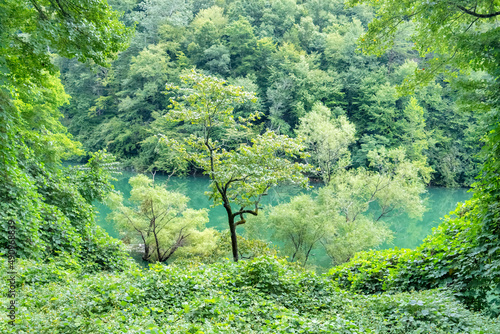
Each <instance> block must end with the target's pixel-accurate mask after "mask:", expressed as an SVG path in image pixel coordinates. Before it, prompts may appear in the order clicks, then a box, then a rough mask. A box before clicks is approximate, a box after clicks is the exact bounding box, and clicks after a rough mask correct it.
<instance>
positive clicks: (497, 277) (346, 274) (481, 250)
mask: <svg viewBox="0 0 500 334" xmlns="http://www.w3.org/2000/svg"><path fill="white" fill-rule="evenodd" d="M476 211H477V207H476V206H475V203H474V202H471V201H469V202H467V203H466V204H465V205H459V207H458V208H457V210H456V211H455V212H453V214H454V215H455V216H454V217H449V216H447V217H446V219H445V221H444V222H443V223H442V224H441V225H440V226H439V227H438V228H437V229H434V231H433V234H432V235H430V236H428V237H427V238H426V239H425V240H424V242H423V244H422V245H421V246H420V247H418V248H417V249H416V250H415V251H412V250H405V249H393V250H384V251H371V252H364V253H359V254H357V255H356V256H355V257H354V258H353V259H352V260H351V261H350V262H348V263H346V264H344V265H342V266H339V267H336V268H332V269H331V270H330V272H329V274H330V276H331V278H332V279H334V280H335V281H336V282H337V283H338V284H339V285H340V286H341V287H343V288H345V289H349V290H350V291H353V292H362V293H381V292H383V291H412V290H427V289H434V288H439V287H442V288H447V289H450V290H452V291H453V292H454V295H455V296H456V297H457V298H458V299H460V300H461V301H463V302H465V303H466V304H467V305H468V306H470V307H472V308H473V309H475V310H487V311H488V312H489V313H490V314H491V315H493V316H497V315H498V314H499V313H500V299H499V298H498V297H499V296H500V240H499V238H498V236H493V235H491V233H489V232H487V231H485V230H484V229H483V228H482V222H481V221H480V220H479V219H478V218H477V215H476V214H477V212H476ZM485 234H489V235H490V236H489V237H488V240H489V243H483V242H481V241H480V240H484V238H485Z"/></svg>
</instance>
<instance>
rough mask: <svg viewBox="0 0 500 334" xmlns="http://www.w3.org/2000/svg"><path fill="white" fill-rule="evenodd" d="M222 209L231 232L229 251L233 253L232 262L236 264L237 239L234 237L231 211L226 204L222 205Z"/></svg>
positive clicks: (234, 231) (234, 226) (234, 227)
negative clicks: (224, 211)
mask: <svg viewBox="0 0 500 334" xmlns="http://www.w3.org/2000/svg"><path fill="white" fill-rule="evenodd" d="M224 208H225V209H226V212H227V220H228V223H229V231H230V232H231V249H232V251H233V260H234V262H238V259H239V256H238V237H237V236H236V225H235V223H234V217H233V210H231V206H230V205H229V204H228V203H224Z"/></svg>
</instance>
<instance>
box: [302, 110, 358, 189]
mask: <svg viewBox="0 0 500 334" xmlns="http://www.w3.org/2000/svg"><path fill="white" fill-rule="evenodd" d="M355 132H356V131H355V128H354V125H353V124H352V123H350V122H349V121H348V120H347V117H345V116H344V115H340V116H339V117H338V118H337V119H332V115H331V111H330V110H329V109H328V108H327V107H325V106H323V105H321V104H315V105H314V106H313V109H312V111H311V112H310V113H308V114H307V115H306V116H304V117H302V118H301V119H300V125H299V129H298V130H297V134H298V135H299V136H303V137H304V138H305V142H306V144H307V145H308V149H309V152H311V159H312V160H313V161H314V163H315V165H316V166H317V167H319V169H320V175H321V177H322V178H323V181H324V182H325V183H327V184H328V183H329V182H330V180H331V177H332V175H333V174H335V173H336V172H337V170H338V169H340V168H346V167H348V166H349V164H350V162H351V154H350V152H349V145H351V144H353V143H354V135H355Z"/></svg>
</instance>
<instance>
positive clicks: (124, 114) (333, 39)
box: [59, 0, 480, 187]
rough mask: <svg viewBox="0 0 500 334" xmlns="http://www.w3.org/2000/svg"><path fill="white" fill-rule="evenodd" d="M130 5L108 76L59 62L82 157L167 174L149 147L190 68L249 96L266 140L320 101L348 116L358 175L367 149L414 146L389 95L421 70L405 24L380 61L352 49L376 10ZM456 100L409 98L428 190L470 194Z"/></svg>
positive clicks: (469, 145)
mask: <svg viewBox="0 0 500 334" xmlns="http://www.w3.org/2000/svg"><path fill="white" fill-rule="evenodd" d="M133 3H135V2H134V1H133V0H131V1H130V2H127V4H123V5H122V4H119V5H118V6H119V8H123V9H124V10H125V11H126V14H125V15H124V16H123V18H122V20H123V22H125V23H126V24H128V25H132V22H133V21H134V20H135V21H136V22H137V26H136V31H137V33H136V36H135V37H134V38H133V39H132V41H131V46H130V48H129V49H128V50H126V51H125V52H123V53H121V54H119V56H118V59H117V60H116V61H115V62H114V63H113V64H112V67H111V69H109V70H104V69H102V68H97V67H96V66H87V67H85V66H83V65H79V64H77V63H76V62H74V61H66V60H64V61H59V62H60V63H61V64H62V65H63V66H62V77H63V81H64V83H65V85H66V86H67V89H68V92H69V93H70V94H71V95H72V96H73V102H72V104H71V105H69V106H67V107H64V108H65V112H64V113H65V115H66V116H67V120H66V121H65V124H66V125H67V126H68V128H69V129H70V132H71V133H72V134H74V135H75V137H76V139H78V140H80V141H81V142H82V143H83V145H84V147H85V148H86V149H87V150H91V151H95V150H99V149H108V151H110V152H111V153H113V154H114V155H116V156H117V157H118V158H119V159H121V160H123V161H126V163H127V164H130V165H132V166H134V167H135V168H136V169H138V170H140V171H147V170H149V171H150V170H160V171H165V172H172V171H173V170H174V169H175V166H173V165H172V164H171V163H170V162H169V161H168V160H169V158H168V157H165V156H161V154H158V151H159V150H158V147H157V145H156V143H155V137H154V136H155V135H156V134H158V133H161V131H163V130H162V127H161V126H158V125H159V118H160V117H161V116H163V115H164V114H165V113H166V112H168V110H169V107H168V106H169V103H168V97H169V96H166V95H165V94H164V92H163V90H164V89H163V87H164V85H165V83H169V84H174V85H176V84H179V81H178V77H179V74H180V73H181V72H182V71H183V70H185V69H191V68H192V67H196V68H197V69H198V70H203V71H205V72H206V73H207V74H212V75H217V76H220V77H222V78H223V79H226V80H228V81H229V82H231V83H234V84H238V85H240V84H242V85H244V86H245V89H249V87H250V88H251V90H253V91H255V93H256V94H257V97H258V99H259V102H260V103H259V105H256V106H254V109H253V110H252V111H260V112H262V113H263V114H264V117H263V119H262V121H261V122H262V126H263V128H262V132H263V131H264V130H265V129H266V128H267V129H272V130H275V131H279V132H280V133H283V134H287V135H293V134H294V129H295V128H296V127H297V126H298V120H299V118H300V117H302V116H304V115H305V114H307V113H309V112H310V111H311V110H312V107H313V105H314V104H315V103H317V102H322V103H323V104H324V105H326V106H327V107H329V108H331V109H332V110H336V114H345V115H346V116H348V118H349V120H350V121H351V122H353V123H354V124H355V126H356V130H357V142H356V143H355V145H353V146H352V147H351V153H352V154H353V157H354V165H355V167H358V166H365V167H367V164H368V162H367V158H366V155H367V153H368V151H369V150H371V149H375V148H377V147H380V146H386V147H387V148H396V147H398V146H400V145H401V144H403V145H405V146H407V147H412V146H413V144H415V143H409V142H408V138H409V131H408V129H411V125H410V126H406V127H405V122H406V123H408V117H407V115H406V111H407V106H408V105H409V98H408V97H401V96H399V95H397V94H396V86H397V85H400V84H402V83H403V81H404V79H405V77H406V75H407V74H409V73H411V72H412V71H413V70H414V68H415V67H417V66H420V65H419V63H421V62H422V61H423V60H420V59H419V58H418V56H417V52H416V50H413V43H412V42H410V40H411V36H410V35H411V32H412V31H413V30H414V26H412V25H411V24H404V25H402V26H401V28H400V29H399V30H398V32H397V34H396V36H395V39H394V45H393V46H392V47H391V48H389V49H388V50H386V52H384V53H383V54H382V55H381V57H379V58H377V57H374V56H369V55H364V54H361V53H360V52H358V45H357V43H358V42H357V40H358V38H359V37H360V36H362V34H363V33H364V32H365V31H366V29H367V25H368V23H369V22H370V21H371V20H372V19H373V17H374V11H373V9H371V8H370V7H368V6H359V7H356V8H348V7H346V6H344V2H343V1H342V0H336V1H323V0H316V1H307V2H305V3H302V2H298V1H295V0H276V1H249V0H238V1H228V2H224V1H203V2H199V1H181V0H177V1H164V0H151V1H144V2H140V3H138V4H137V6H135V7H134V5H133ZM245 80H246V81H245ZM246 83H249V85H247V84H246ZM456 96H457V94H455V92H454V91H451V89H450V88H449V84H448V83H447V82H444V81H442V80H441V79H440V80H437V81H435V82H432V83H430V84H429V86H428V87H423V88H421V89H419V90H418V91H417V92H416V94H415V98H416V100H417V101H416V102H417V104H418V105H419V106H420V107H422V108H423V110H424V116H423V117H424V119H423V122H421V123H420V124H421V125H422V127H421V129H420V130H419V131H420V136H419V139H418V141H419V147H421V148H420V149H419V152H420V154H419V157H420V158H419V159H420V160H421V161H423V162H424V163H425V164H428V165H429V166H430V167H432V168H433V170H434V173H433V174H432V179H431V181H430V182H431V183H432V184H433V185H439V186H450V187H458V186H470V185H471V184H472V182H473V178H474V177H475V175H476V174H477V169H476V165H477V163H478V162H480V159H478V158H475V155H476V154H477V153H478V146H479V132H478V131H477V130H476V125H477V120H476V117H475V116H474V113H473V112H471V113H470V114H460V113H459V112H458V111H457V108H456V100H457V97H456ZM255 108H256V110H255ZM475 109H476V108H474V109H472V110H475ZM400 124H403V125H402V126H400ZM170 130H171V131H172V133H175V132H182V129H181V128H171V127H170V128H169V131H170ZM410 132H411V131H410ZM402 138H403V139H405V140H406V142H404V143H403V142H402V140H401V139H402ZM422 157H423V158H424V159H421V158H422ZM177 171H178V170H177ZM191 171H192V170H191Z"/></svg>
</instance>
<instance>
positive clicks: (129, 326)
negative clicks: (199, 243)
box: [0, 257, 500, 334]
mask: <svg viewBox="0 0 500 334" xmlns="http://www.w3.org/2000/svg"><path fill="white" fill-rule="evenodd" d="M18 266H19V272H20V277H21V279H22V280H20V281H19V283H20V284H21V283H22V284H24V286H23V287H22V288H20V296H21V297H20V310H22V311H21V312H20V313H21V314H22V315H21V316H20V317H19V323H18V325H17V330H16V331H13V330H12V328H11V327H8V325H6V324H5V322H4V321H2V322H1V323H0V329H1V331H2V333H28V331H29V333H33V332H34V333H75V332H76V333H77V332H82V333H103V334H104V333H106V334H110V333H130V332H131V333H205V334H208V333H213V334H215V333H290V332H291V333H294V332H295V333H311V334H312V333H345V334H348V333H400V334H408V333H437V334H439V333H443V334H445V333H477V334H479V333H484V334H486V333H492V334H493V333H498V328H499V327H498V326H500V323H499V322H498V320H492V319H488V318H486V317H484V316H481V315H478V314H475V313H473V312H471V311H468V310H466V309H465V308H464V307H463V306H462V305H461V304H460V303H458V302H457V301H456V300H455V299H454V298H453V297H452V296H451V295H450V293H448V292H446V291H440V290H430V291H426V292H420V293H411V294H409V293H399V294H393V295H381V296H363V295H355V294H351V293H348V292H344V291H342V290H340V289H338V288H337V287H336V286H335V284H333V282H332V281H331V280H329V279H328V278H326V277H321V276H317V275H316V274H314V273H311V272H307V271H304V270H303V269H300V268H297V267H294V266H291V265H290V264H289V263H288V262H287V261H286V260H277V259H275V258H272V257H258V258H255V259H253V260H250V261H239V262H238V263H234V262H233V263H231V262H229V261H227V262H223V263H217V264H212V265H188V266H184V267H177V266H175V265H174V266H164V265H161V264H156V265H153V266H152V267H151V268H150V269H149V270H147V271H141V270H138V269H134V268H132V269H130V270H126V271H125V272H123V273H114V274H109V273H99V274H93V275H87V274H83V273H82V272H81V271H80V268H79V267H77V266H75V265H74V264H72V263H71V262H69V263H68V260H67V259H64V258H56V259H54V262H53V263H49V264H46V265H43V266H40V264H38V263H34V262H32V261H25V260H23V261H19V263H18ZM56 266H57V268H58V269H57V271H56V272H57V274H55V272H54V271H55V268H56ZM61 266H63V268H64V269H63V268H61ZM3 267H4V263H2V268H3ZM0 281H1V282H2V288H5V282H6V277H5V275H2V276H1V279H0ZM2 316H3V315H2Z"/></svg>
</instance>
